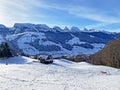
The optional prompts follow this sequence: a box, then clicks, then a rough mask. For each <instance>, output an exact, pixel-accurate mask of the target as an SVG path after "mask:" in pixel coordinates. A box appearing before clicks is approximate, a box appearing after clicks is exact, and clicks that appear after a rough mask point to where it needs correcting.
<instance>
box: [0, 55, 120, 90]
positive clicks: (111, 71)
mask: <svg viewBox="0 0 120 90" xmlns="http://www.w3.org/2000/svg"><path fill="white" fill-rule="evenodd" d="M6 61H7V62H8V65H5V62H6ZM119 83H120V70H119V69H115V68H111V67H106V66H96V65H91V64H88V63H85V62H81V63H75V62H71V61H68V60H65V59H60V60H58V59H55V60H54V63H53V64H49V65H45V64H41V63H39V62H38V61H37V60H35V59H30V58H27V57H21V56H19V57H13V58H9V59H7V60H0V90H119V89H120V85H119Z"/></svg>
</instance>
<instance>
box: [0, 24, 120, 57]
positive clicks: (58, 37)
mask: <svg viewBox="0 0 120 90" xmlns="http://www.w3.org/2000/svg"><path fill="white" fill-rule="evenodd" d="M119 35H120V33H110V32H109V33H108V32H105V31H98V30H91V29H90V30H88V29H85V30H80V29H79V28H77V27H72V28H71V29H69V28H67V27H65V28H64V29H61V28H60V27H58V26H55V27H53V28H51V27H48V26H47V25H45V24H30V23H16V24H15V25H14V26H13V27H11V28H7V27H5V26H4V25H0V43H1V42H3V41H6V42H8V44H9V46H10V48H11V49H12V50H13V51H15V52H18V53H24V54H27V55H35V54H45V53H47V54H49V53H50V54H55V55H66V54H69V55H71V54H72V55H75V54H80V53H83V54H92V53H95V52H97V51H98V50H101V48H103V47H104V45H105V44H106V43H107V42H109V41H111V40H113V39H116V37H118V36H119Z"/></svg>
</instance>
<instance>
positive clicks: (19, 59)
mask: <svg viewBox="0 0 120 90" xmlns="http://www.w3.org/2000/svg"><path fill="white" fill-rule="evenodd" d="M33 60H34V59H29V58H27V57H24V56H22V57H21V56H18V57H11V58H8V59H3V60H0V64H5V63H8V64H28V63H32V62H33Z"/></svg>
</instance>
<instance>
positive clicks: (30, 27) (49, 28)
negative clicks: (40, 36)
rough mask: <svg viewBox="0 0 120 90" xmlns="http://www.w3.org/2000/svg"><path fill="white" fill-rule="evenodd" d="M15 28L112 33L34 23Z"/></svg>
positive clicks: (21, 24)
mask: <svg viewBox="0 0 120 90" xmlns="http://www.w3.org/2000/svg"><path fill="white" fill-rule="evenodd" d="M13 28H29V29H39V30H41V31H54V32H56V31H59V32H104V33H110V32H108V31H104V30H96V29H87V28H84V29H80V28H78V27H75V26H72V27H71V29H69V28H68V27H66V26H65V28H64V29H61V28H60V27H59V26H54V27H49V26H47V25H46V24H32V23H15V24H14V26H13Z"/></svg>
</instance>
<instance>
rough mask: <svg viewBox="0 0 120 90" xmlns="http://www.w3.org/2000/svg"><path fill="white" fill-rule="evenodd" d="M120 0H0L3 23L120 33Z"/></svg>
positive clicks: (0, 14)
mask: <svg viewBox="0 0 120 90" xmlns="http://www.w3.org/2000/svg"><path fill="white" fill-rule="evenodd" d="M119 4H120V0H0V23H1V24H4V25H6V26H13V25H14V23H35V24H38V23H39V24H47V25H48V26H50V27H53V26H60V27H61V28H64V26H68V27H69V28H70V27H72V26H77V27H79V28H80V29H83V28H95V29H100V30H106V31H112V32H115V31H117V32H120V5H119Z"/></svg>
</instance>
